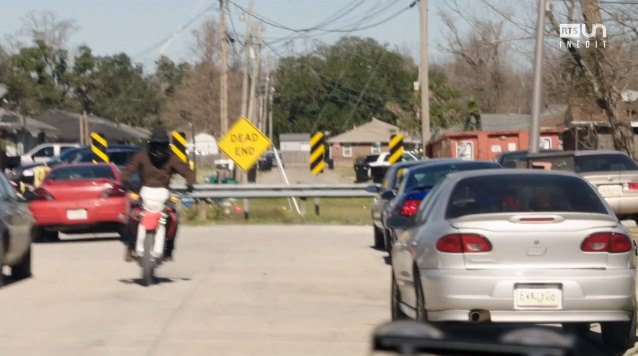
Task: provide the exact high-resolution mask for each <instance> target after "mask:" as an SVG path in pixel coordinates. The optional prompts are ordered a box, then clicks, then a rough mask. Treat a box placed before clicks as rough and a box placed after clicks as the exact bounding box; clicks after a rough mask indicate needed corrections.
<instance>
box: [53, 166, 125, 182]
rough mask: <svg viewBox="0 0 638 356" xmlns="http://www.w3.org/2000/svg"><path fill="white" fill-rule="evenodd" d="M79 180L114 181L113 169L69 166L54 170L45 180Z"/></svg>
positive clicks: (107, 167)
mask: <svg viewBox="0 0 638 356" xmlns="http://www.w3.org/2000/svg"><path fill="white" fill-rule="evenodd" d="M79 179H115V174H114V173H113V169H112V168H111V167H109V166H103V165H95V166H90V165H86V166H70V167H60V168H56V169H54V170H53V171H51V173H50V174H49V176H48V178H47V180H49V181H54V182H61V181H69V180H79Z"/></svg>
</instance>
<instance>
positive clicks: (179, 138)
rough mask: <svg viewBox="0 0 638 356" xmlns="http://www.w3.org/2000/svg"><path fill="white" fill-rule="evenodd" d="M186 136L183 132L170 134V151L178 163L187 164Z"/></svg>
mask: <svg viewBox="0 0 638 356" xmlns="http://www.w3.org/2000/svg"><path fill="white" fill-rule="evenodd" d="M186 145H187V142H186V135H184V133H183V132H178V131H173V132H171V151H173V154H175V156H177V158H179V160H180V161H182V162H184V163H186V164H188V154H187V153H186Z"/></svg>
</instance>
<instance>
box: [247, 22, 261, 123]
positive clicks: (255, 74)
mask: <svg viewBox="0 0 638 356" xmlns="http://www.w3.org/2000/svg"><path fill="white" fill-rule="evenodd" d="M262 29H263V26H262V24H261V23H259V24H257V34H256V35H255V42H254V43H253V45H254V46H253V47H252V49H253V51H252V52H253V56H254V57H255V58H254V61H251V68H252V70H251V71H250V72H251V73H252V75H251V76H250V99H249V100H248V118H249V119H250V121H252V122H253V123H257V117H256V112H255V107H256V106H257V105H256V101H257V100H256V93H257V86H258V85H259V66H260V65H261V31H262Z"/></svg>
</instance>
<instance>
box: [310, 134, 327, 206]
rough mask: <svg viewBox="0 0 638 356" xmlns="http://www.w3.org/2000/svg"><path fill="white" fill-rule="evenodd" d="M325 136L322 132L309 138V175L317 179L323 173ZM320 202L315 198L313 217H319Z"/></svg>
mask: <svg viewBox="0 0 638 356" xmlns="http://www.w3.org/2000/svg"><path fill="white" fill-rule="evenodd" d="M324 142H325V136H324V134H323V133H322V132H317V133H315V134H314V135H312V137H311V138H310V173H312V174H314V175H315V177H317V178H318V175H319V174H321V173H323V170H324V168H325V166H326V162H325V161H324V159H325V155H326V146H325V144H324ZM320 203H321V202H320V200H319V198H315V215H317V216H318V215H319V212H320Z"/></svg>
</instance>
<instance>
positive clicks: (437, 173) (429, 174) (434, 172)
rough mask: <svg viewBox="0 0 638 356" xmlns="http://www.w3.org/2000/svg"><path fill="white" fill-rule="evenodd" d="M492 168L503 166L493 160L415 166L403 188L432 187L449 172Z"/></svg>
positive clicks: (406, 190)
mask: <svg viewBox="0 0 638 356" xmlns="http://www.w3.org/2000/svg"><path fill="white" fill-rule="evenodd" d="M492 168H501V166H499V165H498V164H497V163H493V162H473V163H463V164H458V163H457V164H445V165H437V166H425V167H419V168H414V169H412V170H411V171H409V173H408V177H407V178H406V179H405V183H404V186H403V187H402V189H403V192H409V191H412V190H416V189H430V188H432V187H433V186H434V185H435V184H436V183H438V182H439V180H441V179H442V178H443V177H445V176H446V175H448V174H449V173H452V172H457V171H469V170H476V169H492Z"/></svg>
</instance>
